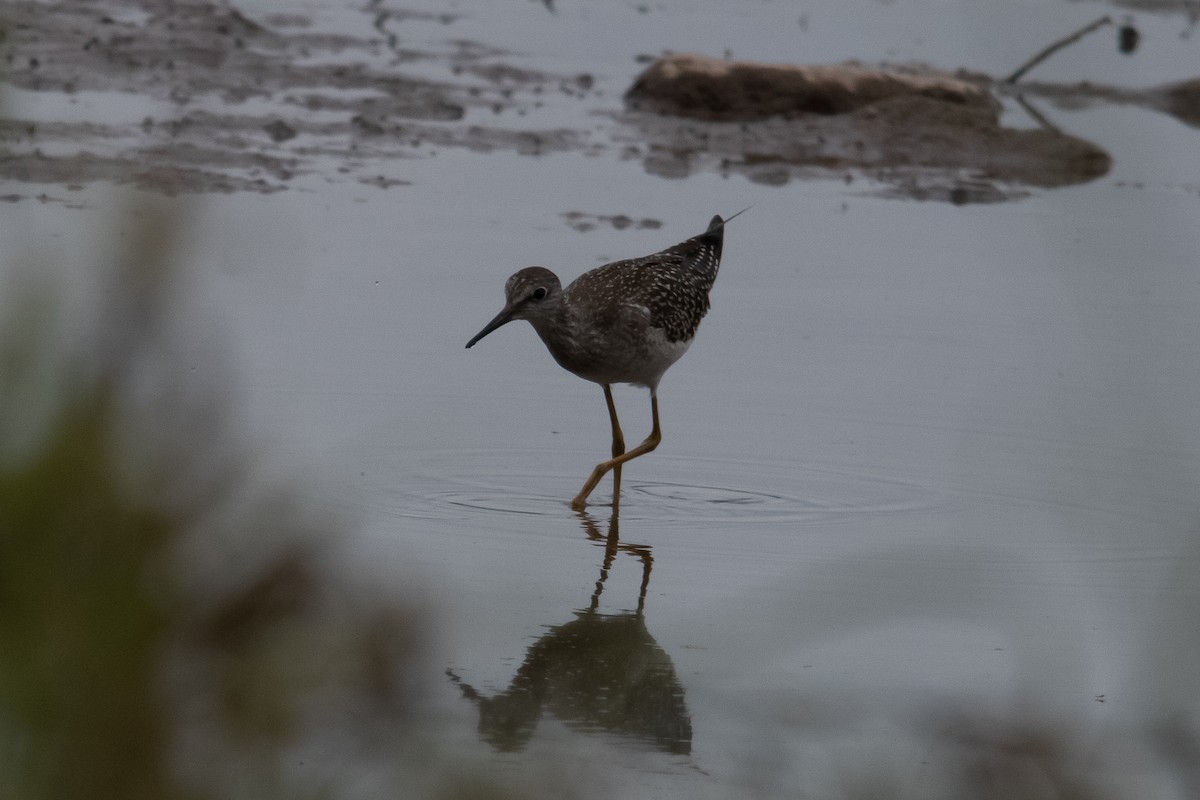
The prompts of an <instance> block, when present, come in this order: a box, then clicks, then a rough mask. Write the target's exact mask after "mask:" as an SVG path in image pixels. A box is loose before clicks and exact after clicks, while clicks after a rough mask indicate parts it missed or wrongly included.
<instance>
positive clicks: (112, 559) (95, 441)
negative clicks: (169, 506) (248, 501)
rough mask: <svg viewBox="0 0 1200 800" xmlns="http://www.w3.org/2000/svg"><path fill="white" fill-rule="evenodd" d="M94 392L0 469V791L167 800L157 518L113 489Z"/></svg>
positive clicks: (161, 540)
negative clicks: (14, 463)
mask: <svg viewBox="0 0 1200 800" xmlns="http://www.w3.org/2000/svg"><path fill="white" fill-rule="evenodd" d="M105 411H106V409H105V405H104V403H103V402H94V403H89V404H86V405H85V404H83V403H79V404H77V405H76V406H75V407H72V408H70V409H69V410H68V411H67V412H66V413H65V414H64V415H63V417H62V418H61V419H60V420H58V422H57V423H56V424H55V425H54V426H53V427H52V429H51V432H50V436H49V438H48V439H47V440H46V441H44V442H43V443H42V444H41V446H40V447H39V448H38V449H37V452H36V453H35V454H34V456H33V457H32V458H31V459H29V460H28V461H26V462H25V463H23V464H22V465H20V466H19V467H18V468H16V469H9V470H5V471H4V472H2V473H0V531H3V536H2V537H0V606H2V607H3V608H4V609H5V610H4V612H3V613H2V614H0V706H2V708H3V712H2V713H3V717H2V718H3V723H0V724H2V725H3V727H4V728H7V729H8V730H7V733H6V734H5V735H4V736H3V738H2V739H0V747H2V748H3V750H2V751H0V752H2V753H3V755H2V756H0V759H2V760H0V796H2V797H14V798H16V797H21V798H30V800H32V799H33V798H47V800H49V799H50V798H66V797H128V798H140V797H145V798H166V797H171V796H172V793H171V792H169V791H168V789H167V783H166V780H165V776H164V775H163V771H162V764H163V763H164V758H163V752H162V751H163V748H164V746H165V745H166V742H167V739H166V737H165V734H166V732H167V731H166V723H165V719H164V717H165V714H164V710H163V708H162V705H161V702H160V697H159V696H158V691H157V690H158V687H159V681H158V679H157V670H158V663H159V659H160V658H161V655H162V651H163V648H164V645H165V639H166V636H167V635H168V630H169V623H168V615H169V613H170V608H169V604H170V600H169V589H168V587H169V580H168V578H167V576H166V575H165V574H164V573H165V564H164V559H163V547H164V544H165V543H166V541H167V540H168V538H169V537H170V536H171V535H172V525H171V522H170V520H168V519H166V518H165V517H164V516H163V515H162V514H159V513H156V512H154V511H152V510H149V509H145V508H139V507H137V506H136V505H135V504H131V503H129V502H127V501H126V500H125V499H124V498H122V497H121V494H120V491H119V490H118V488H117V487H116V486H115V485H114V483H113V480H112V464H111V460H110V459H109V458H108V453H109V452H110V442H109V436H110V431H109V428H108V425H107V424H106V420H105V417H106V414H105Z"/></svg>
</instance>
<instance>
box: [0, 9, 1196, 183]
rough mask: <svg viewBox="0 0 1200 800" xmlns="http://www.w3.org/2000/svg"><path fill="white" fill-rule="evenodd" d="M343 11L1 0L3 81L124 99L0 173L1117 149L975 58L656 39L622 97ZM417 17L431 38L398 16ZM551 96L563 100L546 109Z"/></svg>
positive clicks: (260, 172)
mask: <svg viewBox="0 0 1200 800" xmlns="http://www.w3.org/2000/svg"><path fill="white" fill-rule="evenodd" d="M346 13H348V14H351V15H353V14H358V13H361V14H362V15H363V18H362V20H361V23H362V24H360V25H358V26H357V28H356V26H355V25H342V26H341V29H342V30H356V29H357V30H358V31H359V33H358V34H357V35H350V34H346V33H337V34H334V33H330V32H327V31H322V30H320V29H319V27H318V25H317V23H316V22H315V21H314V18H313V17H311V16H309V15H307V14H306V13H304V12H303V11H294V12H293V11H289V12H288V13H286V14H283V13H276V14H270V15H265V16H263V17H261V18H251V17H250V16H248V15H247V14H245V13H243V12H241V11H240V10H239V9H238V8H237V7H236V6H235V5H233V4H231V3H229V2H226V1H225V0H177V1H175V2H169V1H168V0H113V1H112V2H109V3H105V4H104V5H103V8H101V7H98V6H97V5H96V4H92V3H87V2H83V1H82V0H57V1H54V0H52V2H49V3H46V2H36V1H35V0H17V1H16V2H12V3H8V4H6V6H5V8H4V10H3V11H0V15H2V17H3V24H4V26H5V30H6V41H5V44H4V58H5V63H6V71H5V75H4V80H5V82H6V83H7V84H8V85H9V86H11V87H14V88H16V89H18V90H22V91H24V92H30V93H34V94H35V95H36V96H37V98H38V99H39V101H42V100H44V102H45V107H46V108H49V109H60V110H67V111H68V112H69V110H70V108H71V106H72V104H73V103H74V101H75V99H76V98H78V97H81V96H82V95H83V94H84V93H88V95H87V97H88V100H89V102H92V103H95V102H96V99H95V95H93V94H91V93H101V94H102V95H108V98H105V99H106V100H107V99H111V101H112V103H111V105H112V108H114V109H118V110H119V109H123V108H128V109H130V110H129V111H128V112H127V113H124V114H123V115H122V114H117V113H113V114H111V115H107V114H106V116H105V121H104V123H103V124H101V123H99V122H96V121H78V116H79V114H78V113H75V114H72V113H63V114H62V115H61V117H58V118H53V119H45V118H42V119H19V118H14V117H13V116H11V115H8V117H7V119H4V120H2V121H0V147H2V148H3V150H2V151H0V180H5V181H9V182H12V183H14V184H18V185H29V186H31V187H36V188H30V190H29V192H28V194H31V195H32V194H40V193H43V192H44V191H45V187H46V186H47V185H49V186H62V187H66V188H72V187H79V186H84V185H87V184H89V183H93V182H112V183H118V184H131V185H134V186H137V187H139V188H143V189H148V190H152V191H156V192H161V193H164V194H179V193H188V192H233V191H254V192H276V191H282V190H284V189H287V188H288V187H289V186H290V185H293V183H294V181H295V180H296V179H297V178H300V177H304V176H317V177H319V178H322V179H325V180H331V181H346V180H352V181H357V182H360V183H362V184H364V185H369V186H375V187H379V188H393V187H403V186H405V185H407V184H408V183H409V181H408V180H407V177H406V171H405V164H406V161H407V160H408V159H412V158H427V157H436V156H437V154H438V153H439V152H441V151H443V150H447V149H469V150H472V151H476V152H485V153H486V152H498V153H510V154H518V155H524V156H539V155H542V154H547V153H554V152H582V153H586V154H590V155H599V156H606V157H610V158H623V159H638V160H640V161H641V162H642V163H643V164H644V166H645V169H646V170H647V172H649V173H651V174H655V175H660V176H663V177H667V178H680V177H684V176H687V175H689V174H692V173H694V172H696V171H717V172H722V173H726V174H735V175H743V176H746V177H747V178H749V179H750V180H752V181H755V182H757V183H760V184H763V185H777V184H782V183H786V182H788V181H790V180H794V179H801V178H805V177H809V176H819V177H825V178H827V177H829V176H830V174H831V173H832V174H836V175H844V176H845V177H846V178H847V179H848V180H854V179H855V178H857V177H859V176H866V177H869V178H872V179H875V180H878V181H881V182H882V183H884V184H885V186H886V187H889V188H887V189H886V190H885V191H886V193H891V194H897V195H900V196H906V197H917V198H924V199H940V200H947V201H952V202H979V201H994V200H1001V199H1007V198H1012V197H1019V196H1021V195H1022V194H1024V193H1027V192H1028V191H1029V188H1030V187H1057V186H1065V185H1071V184H1077V183H1081V182H1085V181H1088V180H1092V179H1094V178H1096V177H1098V176H1100V175H1103V174H1105V173H1106V172H1107V171H1108V169H1109V166H1110V161H1109V157H1108V155H1107V154H1106V153H1104V152H1103V151H1102V150H1100V149H1099V148H1097V147H1095V146H1094V145H1092V144H1090V143H1088V142H1085V141H1082V140H1080V139H1077V138H1074V137H1071V136H1068V135H1066V134H1063V133H1061V132H1059V131H1057V130H1055V129H1053V127H1051V126H1047V127H1045V128H1044V129H1042V130H1012V129H1008V128H1004V127H1002V126H1001V125H1000V124H999V119H1000V108H1001V106H1000V103H999V102H998V101H997V99H996V96H997V91H996V87H995V85H994V84H993V83H992V82H990V79H988V78H986V76H978V75H967V74H963V73H960V74H954V75H950V74H945V73H939V72H936V71H934V70H930V69H923V68H915V67H914V68H907V69H887V70H884V69H875V68H867V67H863V66H861V65H838V66H811V67H795V66H771V65H762V64H751V63H748V62H729V61H722V60H719V59H711V58H704V57H697V56H668V57H664V58H662V59H660V60H658V61H657V62H656V63H655V64H654V65H652V66H651V67H650V68H649V69H646V70H645V71H644V72H643V73H642V75H641V76H640V77H635V71H636V69H637V68H636V66H635V65H632V64H631V65H629V79H628V80H629V82H630V83H632V88H631V89H630V91H629V93H628V95H627V98H626V99H627V105H626V106H624V107H622V105H621V103H620V101H619V100H617V99H616V98H613V97H609V96H605V95H604V94H603V93H602V92H600V91H599V90H598V89H597V84H598V80H597V77H596V76H593V75H591V74H587V73H578V74H556V73H553V72H549V71H542V70H538V69H532V68H530V67H529V66H528V64H529V59H528V57H527V56H524V57H522V56H520V55H518V54H513V53H509V52H506V51H505V50H503V49H500V48H496V47H493V46H491V45H489V44H487V43H484V42H477V41H469V40H467V39H464V38H455V37H454V35H453V28H454V25H455V23H456V21H457V19H458V18H457V17H456V15H455V14H454V13H453V12H446V13H442V14H436V15H431V14H428V13H421V12H415V11H406V10H403V9H396V8H392V9H389V8H386V7H385V6H384V5H383V4H381V3H368V4H366V5H364V6H363V7H362V8H361V9H360V10H357V11H356V10H354V9H350V10H348V11H347V12H346ZM428 22H434V23H436V24H437V25H439V26H440V27H444V28H445V29H446V32H447V33H446V36H445V37H444V39H442V40H440V41H438V42H434V43H430V42H428V41H426V40H425V39H421V38H420V37H417V36H411V35H408V31H410V30H412V28H411V27H410V26H411V25H413V24H416V23H428ZM427 38H428V37H426V39H427ZM413 42H419V44H413ZM431 74H433V75H437V76H438V78H437V79H434V78H430V77H428V76H429V75H431ZM1022 90H1023V91H1025V92H1027V93H1029V94H1030V95H1031V96H1037V95H1038V94H1039V88H1038V87H1037V86H1036V85H1030V86H1029V87H1028V88H1026V86H1025V85H1024V84H1023V85H1022ZM1105 91H1107V92H1108V94H1107V96H1105V95H1104V92H1105ZM1089 92H1090V94H1089ZM1068 95H1070V96H1071V97H1079V96H1084V97H1092V98H1094V99H1095V101H1096V102H1102V101H1105V100H1107V101H1111V102H1141V103H1142V104H1143V105H1146V106H1147V107H1150V108H1154V109H1156V110H1161V111H1166V112H1168V113H1175V114H1177V115H1178V116H1179V117H1180V118H1181V119H1183V120H1185V121H1187V122H1188V123H1189V124H1192V125H1195V124H1197V123H1196V120H1198V119H1200V113H1198V112H1197V108H1198V106H1200V104H1198V103H1197V97H1198V96H1200V91H1197V89H1196V84H1195V82H1192V83H1190V84H1188V83H1185V84H1179V85H1177V86H1175V87H1168V88H1167V89H1163V90H1161V91H1158V92H1156V93H1145V94H1141V95H1136V96H1135V95H1134V94H1133V93H1129V92H1124V93H1122V92H1120V91H1118V90H1105V89H1104V88H1103V87H1082V89H1080V87H1042V90H1041V96H1043V97H1048V98H1050V99H1051V100H1052V101H1057V99H1059V98H1065V97H1067V96H1068ZM551 100H553V102H555V103H556V104H557V105H556V111H557V113H555V114H554V115H544V114H541V109H542V108H543V106H544V105H545V104H546V103H547V102H549V101H551ZM1062 102H1064V103H1065V102H1066V101H1065V100H1062ZM139 104H140V105H139ZM139 107H143V108H145V109H147V110H146V111H145V112H138V111H137V109H138V108H139ZM0 110H2V109H0ZM43 113H44V114H49V115H50V116H53V115H54V114H55V113H57V112H55V111H50V112H43ZM0 116H3V115H0ZM542 119H553V120H554V124H553V125H546V124H541V125H539V120H542ZM72 120H74V121H72ZM18 188H19V187H18ZM7 193H8V194H16V195H18V196H19V195H20V191H19V190H18V191H16V192H12V191H9V192H7Z"/></svg>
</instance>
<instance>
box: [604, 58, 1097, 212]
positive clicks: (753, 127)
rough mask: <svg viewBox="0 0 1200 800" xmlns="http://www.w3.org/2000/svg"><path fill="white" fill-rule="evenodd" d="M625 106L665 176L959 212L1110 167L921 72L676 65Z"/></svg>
mask: <svg viewBox="0 0 1200 800" xmlns="http://www.w3.org/2000/svg"><path fill="white" fill-rule="evenodd" d="M626 103H627V107H628V109H629V111H628V113H627V114H626V115H624V117H623V121H624V122H625V123H626V124H627V125H628V126H629V127H630V128H631V129H632V130H633V131H635V133H634V134H633V135H632V136H631V137H630V138H631V140H644V141H645V142H646V149H645V150H644V151H641V152H640V153H639V155H640V156H641V157H643V158H644V161H645V164H646V168H647V170H649V171H651V172H656V173H659V174H663V175H668V176H672V177H682V176H684V175H687V174H689V173H691V172H694V171H696V170H699V169H712V168H715V169H719V170H722V171H725V172H730V173H737V174H743V175H746V176H747V177H749V178H750V179H751V180H753V181H756V182H759V183H764V184H782V183H786V182H787V181H789V180H792V179H794V178H800V177H804V176H806V175H808V174H811V173H812V171H813V170H815V169H821V170H842V171H849V170H861V171H864V172H866V173H867V174H868V175H870V176H872V177H874V178H877V179H879V180H881V181H883V182H885V183H888V184H891V185H892V186H893V187H894V190H895V191H896V192H897V193H899V194H903V195H908V196H912V197H917V198H920V199H938V200H948V201H951V202H957V203H965V202H993V201H996V200H1003V199H1007V198H1011V197H1016V196H1020V195H1021V194H1023V193H1024V192H1025V189H1024V188H1022V187H1029V186H1036V187H1045V188H1049V187H1055V186H1066V185H1071V184H1077V183H1083V182H1086V181H1089V180H1093V179H1095V178H1097V177H1099V176H1101V175H1103V174H1105V173H1106V172H1107V171H1108V170H1109V168H1110V166H1111V159H1110V158H1109V156H1108V154H1107V153H1105V152H1104V151H1103V150H1101V149H1100V148H1098V147H1096V146H1095V145H1093V144H1091V143H1090V142H1086V141H1083V140H1081V139H1077V138H1075V137H1072V136H1068V135H1065V134H1063V133H1061V132H1059V131H1056V130H1052V129H1043V130H1015V129H1011V128H1005V127H1003V126H1002V125H1001V124H1000V111H1001V106H1000V103H999V102H998V101H997V100H996V99H995V97H994V96H993V95H992V93H991V92H990V91H989V90H988V88H987V87H986V86H984V85H982V84H981V83H979V82H971V81H967V80H962V79H959V78H957V77H954V76H950V75H945V74H939V73H935V72H932V71H928V72H921V73H917V72H901V71H898V70H883V69H867V68H865V67H862V66H859V65H855V64H850V65H842V66H787V65H771V64H756V63H752V62H729V61H720V60H718V59H712V58H705V57H702V56H694V55H676V56H668V57H666V58H663V59H661V60H659V61H657V62H656V63H654V64H653V65H652V66H651V67H650V68H648V69H647V70H646V71H645V72H643V73H642V75H641V76H639V77H638V79H637V80H636V81H635V82H634V84H633V86H632V87H631V88H630V90H629V92H628V94H627V95H626Z"/></svg>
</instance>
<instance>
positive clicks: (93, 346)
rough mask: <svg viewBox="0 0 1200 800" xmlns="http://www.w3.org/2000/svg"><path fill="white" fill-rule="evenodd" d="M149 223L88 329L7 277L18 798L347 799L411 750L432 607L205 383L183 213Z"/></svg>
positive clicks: (22, 275) (3, 702) (0, 698)
mask: <svg viewBox="0 0 1200 800" xmlns="http://www.w3.org/2000/svg"><path fill="white" fill-rule="evenodd" d="M130 219H131V220H133V223H134V224H133V227H132V228H130V229H129V230H128V231H126V233H127V234H128V235H127V236H126V237H125V242H126V243H125V245H124V246H123V247H122V248H121V250H120V253H119V255H118V256H117V259H116V260H117V266H115V267H112V268H106V267H104V265H102V264H101V265H96V269H98V270H101V269H103V270H105V271H104V272H103V273H102V274H105V275H106V276H108V277H109V278H110V280H111V283H110V285H108V286H106V287H104V288H103V289H100V290H96V291H93V292H91V293H90V300H91V302H92V303H93V304H96V303H98V304H99V305H100V309H99V310H98V311H96V312H95V313H94V314H84V315H82V319H76V318H72V319H68V314H67V311H66V310H65V309H67V308H68V307H70V304H69V303H68V302H67V299H66V296H67V294H68V291H67V287H66V285H65V283H64V284H63V285H56V284H54V283H53V282H47V281H46V280H45V279H44V277H38V278H34V279H33V280H34V283H33V284H20V283H19V282H18V280H28V279H30V276H32V275H34V274H35V273H37V274H38V275H40V276H44V273H45V270H34V269H25V268H19V267H13V266H12V265H11V264H9V265H4V266H5V267H6V268H9V269H8V273H7V275H4V273H0V275H4V276H5V277H8V278H9V279H10V280H8V281H7V282H6V286H8V287H12V286H13V285H14V284H16V286H17V288H16V289H15V290H12V289H11V288H10V290H9V291H6V292H3V293H0V298H3V301H4V302H3V308H0V415H2V417H0V797H4V798H22V800H38V798H47V799H49V798H55V799H57V798H83V797H87V798H110V797H111V798H155V799H156V800H158V799H160V798H171V797H196V798H199V797H255V798H265V797H318V796H320V797H328V796H337V795H338V794H339V793H340V792H339V791H338V787H339V786H342V787H344V786H345V785H346V781H345V779H344V773H345V771H346V770H350V769H352V768H353V766H354V764H355V763H356V759H358V758H359V757H361V755H362V753H363V752H365V751H367V750H369V749H370V748H371V747H377V746H379V744H380V743H381V742H382V743H384V745H385V746H386V747H391V746H395V745H396V744H397V743H398V742H399V741H400V740H401V738H402V737H403V736H404V735H405V730H406V729H405V727H404V723H405V721H406V718H407V711H408V709H409V707H410V703H409V701H410V700H411V696H412V690H411V687H410V685H409V682H410V681H411V677H410V676H411V674H412V672H413V669H412V667H413V660H414V657H415V655H414V654H415V653H416V652H417V650H418V647H417V645H418V639H417V632H416V627H415V625H414V624H413V615H412V613H411V612H410V611H409V610H408V609H407V608H406V607H405V606H404V605H403V604H402V603H401V602H400V601H399V600H398V599H397V598H395V597H393V596H390V595H389V594H388V593H385V592H381V591H379V590H372V589H368V588H365V587H363V586H360V585H353V584H352V583H351V582H349V581H347V580H346V579H345V577H344V576H340V575H338V573H337V572H336V568H335V567H334V566H333V565H332V560H331V559H329V558H327V557H325V555H326V554H325V553H324V552H323V550H324V548H325V546H326V543H327V542H328V541H329V540H330V539H332V538H333V537H334V536H335V535H336V534H338V533H341V531H338V530H337V527H338V524H339V523H338V521H337V520H334V519H329V518H325V519H321V517H322V516H323V515H321V514H314V513H313V512H312V511H311V510H306V509H303V508H301V507H300V505H299V504H298V502H297V501H296V500H295V499H294V497H293V496H292V495H291V494H290V493H289V492H288V491H287V490H286V489H279V488H276V487H271V486H269V485H267V482H266V481H264V480H263V479H262V477H261V476H258V475H256V474H255V470H254V469H253V468H252V465H251V463H250V460H249V458H248V455H247V453H246V452H244V450H245V445H244V442H242V440H241V439H240V438H239V436H238V434H237V431H236V429H234V428H233V426H232V421H231V417H232V416H233V415H232V413H231V412H230V409H229V408H228V405H229V403H228V400H227V398H225V397H223V396H222V395H221V394H220V393H217V392H215V390H213V389H212V388H211V385H212V384H211V383H210V384H209V385H208V388H202V387H200V386H198V385H196V384H195V383H194V382H189V378H188V374H189V372H190V371H191V369H193V368H194V361H193V360H190V359H189V358H185V357H181V354H180V353H179V352H178V348H177V347H176V345H177V344H178V342H179V341H180V340H181V338H180V337H178V336H175V338H173V334H172V332H171V331H170V328H171V324H172V323H171V316H172V315H171V313H170V312H171V310H172V309H171V305H172V303H174V302H175V301H176V300H177V299H178V298H177V297H176V296H175V294H177V293H175V292H174V289H175V288H176V287H177V285H178V280H177V279H178V276H177V275H175V273H174V271H173V270H172V268H171V266H170V265H171V259H172V247H171V245H172V242H173V239H174V235H173V234H174V232H175V230H176V226H177V220H175V219H173V218H172V217H170V216H166V215H163V214H160V213H150V212H147V211H142V212H140V213H138V214H134V215H133V216H132V217H130ZM14 276H15V279H14ZM31 285H32V286H35V287H37V288H30V286H31ZM86 305H87V304H86V303H85V306H86ZM77 310H78V309H76V311H77ZM81 322H82V324H81ZM73 329H78V330H79V334H80V336H79V337H78V339H79V340H78V341H73V340H72V335H71V331H72V330H73ZM176 333H178V332H176ZM182 338H186V336H184V337H182ZM193 355H194V354H193ZM188 364H191V365H192V366H191V367H189V366H186V365H188ZM218 368H219V366H218ZM217 383H218V384H220V382H219V381H218V382H217ZM324 516H327V515H324ZM304 753H309V754H311V755H316V756H317V757H316V758H307V759H306V758H305V757H304Z"/></svg>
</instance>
